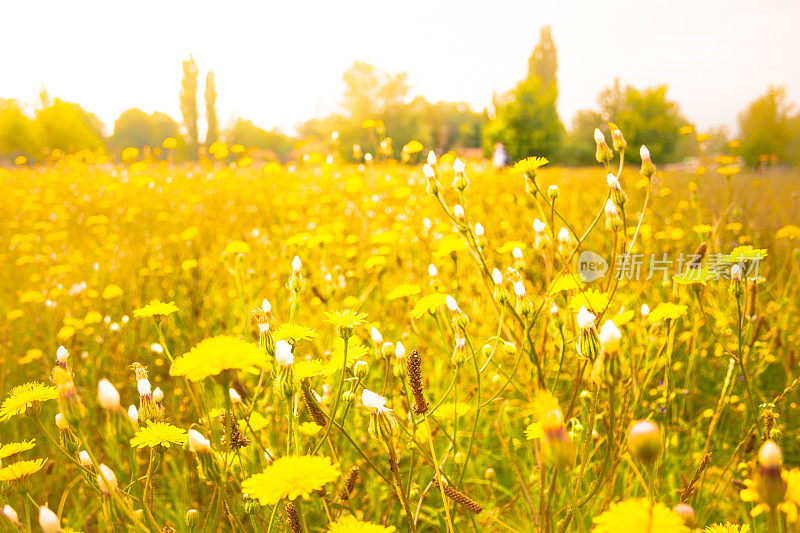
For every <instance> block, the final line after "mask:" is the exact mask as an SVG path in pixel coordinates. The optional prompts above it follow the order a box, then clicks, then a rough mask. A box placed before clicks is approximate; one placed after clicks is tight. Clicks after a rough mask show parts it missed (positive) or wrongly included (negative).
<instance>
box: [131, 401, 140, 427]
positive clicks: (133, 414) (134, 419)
mask: <svg viewBox="0 0 800 533" xmlns="http://www.w3.org/2000/svg"><path fill="white" fill-rule="evenodd" d="M128 418H130V420H131V422H133V423H134V424H138V423H139V411H137V410H136V406H135V405H131V406H130V407H128Z"/></svg>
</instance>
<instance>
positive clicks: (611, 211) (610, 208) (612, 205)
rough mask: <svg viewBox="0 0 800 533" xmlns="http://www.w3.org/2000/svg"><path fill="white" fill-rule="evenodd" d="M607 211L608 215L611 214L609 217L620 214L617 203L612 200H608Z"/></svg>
mask: <svg viewBox="0 0 800 533" xmlns="http://www.w3.org/2000/svg"><path fill="white" fill-rule="evenodd" d="M605 211H606V216H609V217H615V216H617V215H618V214H619V213H618V211H617V206H616V204H615V203H614V202H612V201H611V200H609V201H607V202H606V207H605Z"/></svg>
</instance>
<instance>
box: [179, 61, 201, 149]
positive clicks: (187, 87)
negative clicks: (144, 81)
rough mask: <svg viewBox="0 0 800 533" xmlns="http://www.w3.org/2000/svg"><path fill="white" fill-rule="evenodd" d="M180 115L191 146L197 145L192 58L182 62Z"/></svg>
mask: <svg viewBox="0 0 800 533" xmlns="http://www.w3.org/2000/svg"><path fill="white" fill-rule="evenodd" d="M181 115H182V116H183V124H184V126H186V130H187V131H188V133H189V141H190V143H191V145H192V146H197V145H198V143H199V139H198V136H197V135H198V133H197V65H196V64H195V62H194V58H191V57H190V58H189V60H188V61H184V62H183V79H182V80H181Z"/></svg>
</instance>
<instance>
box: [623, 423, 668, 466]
mask: <svg viewBox="0 0 800 533" xmlns="http://www.w3.org/2000/svg"><path fill="white" fill-rule="evenodd" d="M662 446H663V443H662V437H661V428H659V427H658V424H656V423H655V422H653V421H652V420H642V421H640V422H636V423H635V424H634V425H633V426H632V427H631V429H630V431H628V450H630V452H631V455H633V456H634V457H635V458H636V459H638V460H639V461H641V462H642V463H643V464H644V465H647V466H650V465H652V464H653V463H655V462H656V461H657V460H658V457H659V456H660V455H661V449H662Z"/></svg>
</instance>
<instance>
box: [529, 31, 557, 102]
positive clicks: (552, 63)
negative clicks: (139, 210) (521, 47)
mask: <svg viewBox="0 0 800 533" xmlns="http://www.w3.org/2000/svg"><path fill="white" fill-rule="evenodd" d="M557 71H558V58H557V56H556V45H555V43H554V42H553V36H552V35H551V34H550V26H544V27H543V28H542V31H541V33H540V35H539V42H538V43H537V44H536V46H535V47H534V49H533V53H532V54H531V57H530V58H529V59H528V77H529V78H539V79H540V80H542V87H544V88H545V89H546V88H548V87H549V86H550V84H552V83H555V82H556V73H557Z"/></svg>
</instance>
